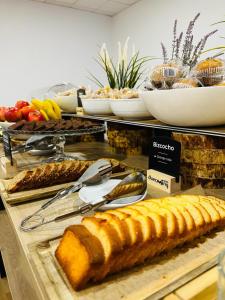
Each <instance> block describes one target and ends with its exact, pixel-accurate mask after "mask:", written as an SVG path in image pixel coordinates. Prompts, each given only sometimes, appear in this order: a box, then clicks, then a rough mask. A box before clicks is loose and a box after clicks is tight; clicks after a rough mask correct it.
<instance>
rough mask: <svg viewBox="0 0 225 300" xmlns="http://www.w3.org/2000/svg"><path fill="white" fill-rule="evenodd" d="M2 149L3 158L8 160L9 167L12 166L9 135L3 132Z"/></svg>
mask: <svg viewBox="0 0 225 300" xmlns="http://www.w3.org/2000/svg"><path fill="white" fill-rule="evenodd" d="M3 147H4V152H5V156H6V157H8V158H9V159H10V161H11V165H13V159H12V148H11V139H10V135H9V134H8V133H7V132H3Z"/></svg>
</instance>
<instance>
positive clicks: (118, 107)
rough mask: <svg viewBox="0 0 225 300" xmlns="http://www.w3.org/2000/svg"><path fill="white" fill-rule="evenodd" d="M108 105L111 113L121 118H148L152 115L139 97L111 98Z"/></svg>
mask: <svg viewBox="0 0 225 300" xmlns="http://www.w3.org/2000/svg"><path fill="white" fill-rule="evenodd" d="M110 105H111V109H112V111H113V113H114V114H115V115H116V116H118V117H121V118H123V119H130V120H137V119H149V118H150V117H151V116H152V115H151V114H150V113H149V112H148V110H147V107H146V106H145V103H144V101H143V100H142V99H141V98H137V99H113V100H110Z"/></svg>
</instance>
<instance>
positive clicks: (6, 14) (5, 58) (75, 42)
mask: <svg viewBox="0 0 225 300" xmlns="http://www.w3.org/2000/svg"><path fill="white" fill-rule="evenodd" d="M111 25H112V18H110V17H106V16H100V15H97V14H92V13H87V12H82V11H78V10H75V9H70V8H66V7H65V8H64V7H59V6H54V5H47V4H43V3H38V2H33V1H26V0H0V105H11V104H14V103H15V101H16V100H17V99H21V98H22V99H23V98H27V97H28V96H29V95H30V92H31V91H32V90H36V89H38V88H42V87H46V86H50V85H52V84H55V83H59V82H62V81H69V82H73V83H75V84H90V83H91V82H90V81H89V80H88V79H87V71H86V70H87V69H88V70H91V71H92V72H93V73H95V74H97V76H99V77H101V74H102V72H101V70H100V68H99V67H98V66H97V64H96V63H95V62H94V60H93V57H95V56H96V53H97V51H98V46H99V45H101V44H102V42H104V41H105V42H107V43H108V44H110V38H111V29H112V26H111Z"/></svg>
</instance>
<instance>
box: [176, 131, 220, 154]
mask: <svg viewBox="0 0 225 300" xmlns="http://www.w3.org/2000/svg"><path fill="white" fill-rule="evenodd" d="M172 138H173V139H174V140H176V141H178V142H180V143H181V146H182V148H184V149H192V150H193V149H225V138H224V137H214V136H209V135H198V134H190V133H180V132H173V133H172Z"/></svg>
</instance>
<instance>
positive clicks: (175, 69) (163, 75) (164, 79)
mask: <svg viewBox="0 0 225 300" xmlns="http://www.w3.org/2000/svg"><path fill="white" fill-rule="evenodd" d="M182 75H183V72H182V70H181V67H180V66H179V65H177V64H175V63H173V62H171V63H167V64H162V65H158V66H156V67H155V68H154V69H153V71H152V73H151V74H150V82H151V84H152V85H153V87H155V88H157V89H167V88H171V87H172V85H173V84H174V82H175V81H177V80H178V79H179V78H181V77H182Z"/></svg>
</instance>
